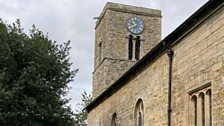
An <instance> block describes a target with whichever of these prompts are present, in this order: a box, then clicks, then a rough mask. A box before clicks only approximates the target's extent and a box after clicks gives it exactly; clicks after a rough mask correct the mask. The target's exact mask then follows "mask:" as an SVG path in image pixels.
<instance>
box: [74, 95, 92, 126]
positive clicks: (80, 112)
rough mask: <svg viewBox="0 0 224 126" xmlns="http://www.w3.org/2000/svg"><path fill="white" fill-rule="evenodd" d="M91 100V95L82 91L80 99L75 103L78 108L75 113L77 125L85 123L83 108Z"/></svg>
mask: <svg viewBox="0 0 224 126" xmlns="http://www.w3.org/2000/svg"><path fill="white" fill-rule="evenodd" d="M91 102H92V97H91V95H89V94H87V93H86V91H84V92H83V93H82V101H81V103H78V104H77V107H78V109H76V113H75V122H76V124H77V125H78V126H86V125H87V111H86V110H84V109H85V108H86V107H87V106H88V105H89V104H90V103H91Z"/></svg>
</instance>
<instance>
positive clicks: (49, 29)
mask: <svg viewBox="0 0 224 126" xmlns="http://www.w3.org/2000/svg"><path fill="white" fill-rule="evenodd" d="M207 1H208V0H0V18H1V19H2V20H3V21H7V23H12V22H15V21H16V19H20V21H21V25H22V27H23V28H24V31H25V32H26V33H29V29H31V27H32V25H33V24H35V26H36V27H37V28H39V29H40V30H41V31H43V32H44V33H45V34H47V33H48V36H49V38H50V39H51V40H55V41H57V42H58V43H63V42H66V41H68V40H71V45H70V46H71V47H72V49H71V50H70V57H71V59H70V61H71V62H72V63H73V65H72V69H79V72H78V73H77V75H76V76H75V78H74V81H73V82H71V83H70V84H69V86H70V87H71V90H70V92H69V94H68V96H67V97H69V98H71V102H70V105H71V107H72V109H73V110H75V109H76V108H77V107H76V104H77V103H78V102H80V100H81V93H82V92H83V91H84V90H85V91H86V92H88V93H89V94H90V93H91V90H92V87H91V86H92V72H93V57H94V40H95V38H94V37H95V36H94V35H95V29H94V27H95V22H96V20H94V19H93V18H94V17H98V16H99V15H100V12H101V11H102V9H103V7H104V6H105V4H106V2H116V3H122V4H128V5H132V6H141V7H146V8H153V9H159V10H161V11H162V38H164V37H166V36H167V35H168V34H169V33H171V32H172V31H173V30H174V29H175V28H176V27H178V26H179V25H180V24H181V23H182V22H183V21H185V20H186V19H187V18H188V17H189V16H190V15H191V14H193V13H194V12H195V11H196V10H197V9H198V8H200V7H201V6H202V5H203V4H205V3H206V2H207Z"/></svg>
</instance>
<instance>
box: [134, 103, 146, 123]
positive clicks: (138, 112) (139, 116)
mask: <svg viewBox="0 0 224 126" xmlns="http://www.w3.org/2000/svg"><path fill="white" fill-rule="evenodd" d="M134 114H135V115H134V119H135V126H144V105H143V101H142V99H139V100H138V101H137V103H136V105H135V113H134Z"/></svg>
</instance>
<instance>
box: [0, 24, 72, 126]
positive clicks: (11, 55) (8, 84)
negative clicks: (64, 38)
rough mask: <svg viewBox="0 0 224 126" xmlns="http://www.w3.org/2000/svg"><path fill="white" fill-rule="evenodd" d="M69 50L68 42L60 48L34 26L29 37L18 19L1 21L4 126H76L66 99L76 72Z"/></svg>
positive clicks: (0, 90) (0, 112)
mask: <svg viewBox="0 0 224 126" xmlns="http://www.w3.org/2000/svg"><path fill="white" fill-rule="evenodd" d="M69 50H70V47H69V41H68V42H65V43H63V44H60V45H59V44H57V43H56V42H55V41H52V40H49V38H48V36H47V35H44V34H43V32H41V31H40V30H38V29H36V28H35V26H33V28H32V29H31V30H30V35H27V34H26V33H24V31H23V28H21V26H20V22H19V20H17V21H16V23H13V24H12V25H9V24H6V23H5V22H3V21H2V20H1V21H0V124H1V126H71V125H73V123H74V119H73V113H72V111H71V109H70V107H69V106H67V105H66V104H67V103H68V102H69V99H67V98H65V95H66V94H67V93H68V89H69V87H68V86H67V84H68V83H69V82H71V81H72V79H73V77H74V75H75V73H76V70H71V63H70V62H69Z"/></svg>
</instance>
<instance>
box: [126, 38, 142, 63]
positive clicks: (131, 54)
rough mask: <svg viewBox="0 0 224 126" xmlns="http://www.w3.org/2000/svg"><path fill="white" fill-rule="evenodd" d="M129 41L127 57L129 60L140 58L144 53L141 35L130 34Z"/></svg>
mask: <svg viewBox="0 0 224 126" xmlns="http://www.w3.org/2000/svg"><path fill="white" fill-rule="evenodd" d="M127 38H128V43H127V58H128V60H133V61H136V60H139V59H140V58H141V54H142V50H143V49H142V48H143V47H142V42H141V41H143V40H142V39H141V36H135V35H132V34H130V35H129V36H128V37H127Z"/></svg>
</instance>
